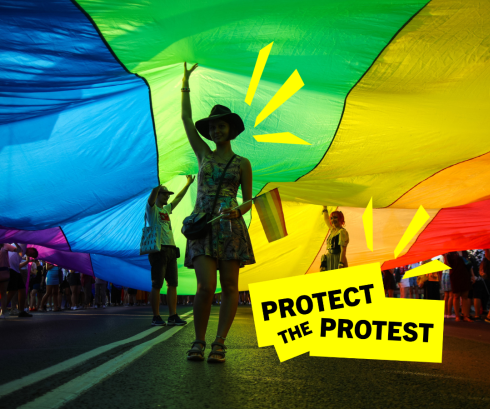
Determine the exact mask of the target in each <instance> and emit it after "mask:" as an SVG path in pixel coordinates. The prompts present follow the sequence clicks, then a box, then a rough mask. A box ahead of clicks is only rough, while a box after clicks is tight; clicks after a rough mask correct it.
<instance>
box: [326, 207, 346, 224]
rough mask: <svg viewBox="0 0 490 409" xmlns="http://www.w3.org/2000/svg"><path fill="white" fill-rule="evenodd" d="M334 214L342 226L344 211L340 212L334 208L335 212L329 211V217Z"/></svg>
mask: <svg viewBox="0 0 490 409" xmlns="http://www.w3.org/2000/svg"><path fill="white" fill-rule="evenodd" d="M334 214H335V215H336V216H337V218H338V219H339V223H340V225H341V226H343V225H344V224H345V219H344V213H342V212H341V211H340V210H336V211H335V212H332V213H330V217H332V216H333V215H334Z"/></svg>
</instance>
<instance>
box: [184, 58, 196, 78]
mask: <svg viewBox="0 0 490 409" xmlns="http://www.w3.org/2000/svg"><path fill="white" fill-rule="evenodd" d="M196 68H197V63H195V64H194V65H193V66H192V68H191V69H190V70H188V69H187V62H184V78H183V79H182V81H189V77H190V76H191V74H192V71H194V70H195V69H196Z"/></svg>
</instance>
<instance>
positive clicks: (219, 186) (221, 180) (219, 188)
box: [211, 154, 236, 214]
mask: <svg viewBox="0 0 490 409" xmlns="http://www.w3.org/2000/svg"><path fill="white" fill-rule="evenodd" d="M235 157H236V154H235V155H233V156H232V157H231V159H230V160H229V161H228V163H227V164H226V166H225V169H224V170H223V173H222V174H221V177H220V178H219V183H218V189H216V195H215V196H214V202H213V207H212V208H211V209H212V210H211V214H212V212H213V210H214V207H215V206H216V202H217V201H218V195H219V192H220V190H221V184H222V183H223V179H224V178H225V175H226V170H227V169H228V166H230V164H231V162H232V161H233V159H235Z"/></svg>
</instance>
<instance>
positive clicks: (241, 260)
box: [181, 63, 255, 362]
mask: <svg viewBox="0 0 490 409" xmlns="http://www.w3.org/2000/svg"><path fill="white" fill-rule="evenodd" d="M196 68H197V64H195V65H194V66H193V67H192V68H191V69H189V70H188V69H187V63H184V78H183V80H182V90H181V91H182V121H183V124H184V128H185V132H186V134H187V138H188V139H189V143H190V145H191V147H192V149H193V150H194V153H195V155H196V157H197V161H198V164H199V174H198V188H197V198H196V205H195V207H194V211H193V214H199V213H207V214H210V215H212V216H213V217H215V216H217V215H219V214H222V215H223V217H222V220H220V221H219V222H218V221H216V222H213V223H211V224H210V226H211V228H209V229H208V230H207V233H206V236H205V237H203V238H200V239H195V240H191V239H188V240H187V246H186V254H185V261H184V265H185V266H186V267H188V268H193V269H195V270H196V278H197V293H196V296H195V299H194V305H193V308H194V328H195V332H196V340H195V341H194V342H193V343H192V347H191V349H190V350H189V351H187V359H188V360H192V361H202V360H204V348H205V347H206V341H205V335H206V329H207V326H208V321H209V314H210V312H211V304H212V302H213V296H214V293H215V291H216V284H217V270H219V272H220V283H221V291H222V296H221V306H220V312H219V321H218V333H217V335H216V338H215V340H214V342H213V343H212V344H211V348H212V351H211V352H210V354H209V357H208V362H224V361H225V350H226V347H225V345H224V342H225V339H226V337H227V335H228V331H229V330H230V327H231V325H232V323H233V320H234V318H235V313H236V310H237V306H238V295H239V294H238V273H239V269H240V267H243V266H245V265H247V264H254V263H255V257H254V253H253V249H252V243H251V241H250V236H249V234H248V230H247V226H246V224H245V221H244V220H243V217H242V215H243V214H245V213H246V212H248V211H249V210H250V208H251V207H252V202H251V199H252V167H251V164H250V161H249V160H248V159H246V158H244V157H242V156H238V155H235V153H234V152H233V150H232V147H231V140H233V139H235V138H236V137H237V136H238V135H239V134H240V133H242V132H243V131H244V130H245V126H244V125H243V121H242V119H241V118H240V116H238V115H237V114H235V113H232V112H231V110H230V109H229V108H227V107H224V106H222V105H215V106H214V107H213V109H212V110H211V114H210V116H209V117H207V118H204V119H201V120H199V121H197V122H196V123H195V124H194V122H193V120H192V110H191V102H190V89H189V77H190V75H191V73H192V72H193V71H194V70H195V69H196ZM199 134H200V135H202V136H203V137H204V138H206V139H208V140H210V141H212V142H214V143H215V145H216V149H215V150H214V151H212V150H211V149H210V148H209V146H208V144H207V143H206V142H204V140H203V139H202V138H201V136H200V135H199ZM222 176H223V177H222ZM220 182H221V183H220ZM218 186H219V188H218ZM239 187H241V189H242V195H243V203H242V205H240V206H238V203H237V199H236V196H237V192H238V188H239ZM218 190H219V191H218ZM215 199H216V200H215ZM213 203H214V206H213Z"/></svg>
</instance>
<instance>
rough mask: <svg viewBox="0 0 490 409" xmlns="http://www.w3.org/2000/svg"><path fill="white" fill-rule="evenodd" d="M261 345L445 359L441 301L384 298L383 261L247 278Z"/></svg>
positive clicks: (283, 353) (292, 352)
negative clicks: (274, 277) (270, 277)
mask: <svg viewBox="0 0 490 409" xmlns="http://www.w3.org/2000/svg"><path fill="white" fill-rule="evenodd" d="M249 289H250V295H251V298H252V308H253V314H254V320H255V329H256V331H257V340H258V344H259V347H263V346H268V345H274V347H275V348H276V352H277V354H278V357H279V360H280V361H281V362H283V361H285V360H287V359H290V358H293V357H295V356H298V355H301V354H304V353H306V352H310V355H312V356H325V357H339V358H358V359H359V358H361V359H384V360H396V361H419V362H442V340H443V331H444V302H443V301H433V300H413V299H393V298H391V299H390V298H385V296H384V288H383V280H382V274H381V269H380V265H379V264H378V263H374V264H367V265H363V266H357V267H350V268H346V269H341V270H333V271H325V272H321V273H315V274H308V275H303V276H297V277H289V278H284V279H280V280H273V281H266V282H261V283H255V284H250V285H249Z"/></svg>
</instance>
